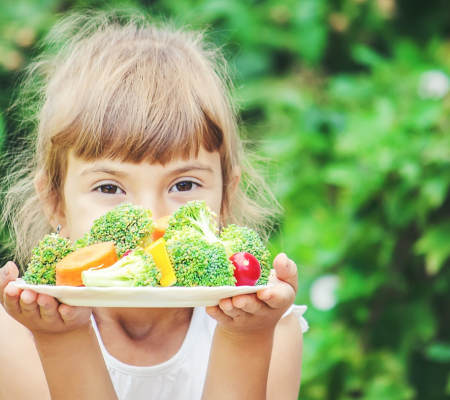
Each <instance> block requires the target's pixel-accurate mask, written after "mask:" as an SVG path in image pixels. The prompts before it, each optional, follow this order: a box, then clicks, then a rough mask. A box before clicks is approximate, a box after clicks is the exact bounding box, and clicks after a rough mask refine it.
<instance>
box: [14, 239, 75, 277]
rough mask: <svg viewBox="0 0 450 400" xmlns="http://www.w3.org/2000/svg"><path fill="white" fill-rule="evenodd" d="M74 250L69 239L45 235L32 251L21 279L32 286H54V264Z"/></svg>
mask: <svg viewBox="0 0 450 400" xmlns="http://www.w3.org/2000/svg"><path fill="white" fill-rule="evenodd" d="M74 250H75V247H74V246H73V244H72V243H71V241H70V240H69V239H66V238H64V237H62V236H60V235H58V234H57V233H51V234H49V235H45V236H44V237H43V238H42V240H41V241H40V242H39V245H38V246H36V247H35V248H34V249H33V250H32V253H33V255H32V256H31V259H30V262H29V264H28V267H27V270H26V272H25V274H24V275H23V279H24V280H25V282H27V283H30V284H33V285H55V284H56V264H57V263H58V262H59V261H60V260H62V259H63V258H64V257H65V256H67V255H68V254H70V253H72V252H73V251H74Z"/></svg>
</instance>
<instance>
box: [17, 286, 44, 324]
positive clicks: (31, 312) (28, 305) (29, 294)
mask: <svg viewBox="0 0 450 400" xmlns="http://www.w3.org/2000/svg"><path fill="white" fill-rule="evenodd" d="M36 299H37V293H36V292H33V291H32V290H29V289H25V290H24V291H23V292H22V293H21V294H20V309H21V310H22V315H23V316H25V317H26V318H30V319H34V320H39V319H41V313H40V311H39V304H38V303H37V302H36Z"/></svg>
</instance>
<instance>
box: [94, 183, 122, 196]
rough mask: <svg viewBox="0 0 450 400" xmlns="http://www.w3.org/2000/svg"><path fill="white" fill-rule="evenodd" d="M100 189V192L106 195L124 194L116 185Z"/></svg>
mask: <svg viewBox="0 0 450 400" xmlns="http://www.w3.org/2000/svg"><path fill="white" fill-rule="evenodd" d="M98 189H99V190H100V192H102V193H106V194H117V193H121V192H123V190H122V189H120V188H118V187H117V186H116V185H102V186H100V187H99V188H98Z"/></svg>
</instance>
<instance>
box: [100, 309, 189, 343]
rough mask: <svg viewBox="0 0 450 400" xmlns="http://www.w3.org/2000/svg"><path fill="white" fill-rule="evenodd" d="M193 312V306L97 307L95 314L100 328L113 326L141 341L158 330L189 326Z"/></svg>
mask: <svg viewBox="0 0 450 400" xmlns="http://www.w3.org/2000/svg"><path fill="white" fill-rule="evenodd" d="M192 312H193V309H192V308H95V309H94V311H93V314H94V317H95V321H96V323H97V325H98V326H99V329H100V327H102V328H105V327H108V328H112V329H114V330H118V331H120V332H121V333H122V334H124V335H125V336H127V337H128V338H129V339H130V340H133V341H141V340H145V339H146V338H147V337H149V336H152V334H155V333H156V332H159V333H160V334H161V333H162V332H164V331H171V330H173V329H174V327H179V326H183V325H185V324H187V326H189V323H190V321H191V317H192ZM102 330H104V329H102Z"/></svg>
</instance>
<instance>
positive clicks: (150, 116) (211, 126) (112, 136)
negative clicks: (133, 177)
mask: <svg viewBox="0 0 450 400" xmlns="http://www.w3.org/2000/svg"><path fill="white" fill-rule="evenodd" d="M139 33H140V32H139V31H137V32H135V34H137V35H138V34H139ZM164 40H165V41H166V42H167V41H168V42H169V43H165V42H164ZM169 44H170V45H169ZM84 51H86V50H84ZM74 53H75V54H73V59H74V60H73V61H74V62H76V61H75V60H76V59H77V57H76V52H74ZM78 59H80V58H78ZM82 59H84V60H85V59H86V58H85V55H84V57H83V58H82ZM68 61H70V60H68ZM78 64H79V65H78V67H75V68H74V65H73V64H72V65H71V66H70V68H71V70H72V71H76V72H74V73H72V76H71V79H70V80H69V81H70V82H71V83H70V84H69V85H67V82H68V81H67V80H66V81H65V82H61V86H60V88H59V92H58V95H56V96H51V97H50V96H49V98H54V99H55V100H54V101H53V105H52V107H51V108H53V110H52V114H53V116H56V115H58V116H59V118H53V122H55V120H57V119H59V123H58V122H56V123H54V125H53V126H52V127H51V128H50V130H52V131H53V134H52V135H51V142H52V144H53V145H55V146H57V147H59V148H61V149H70V150H72V151H73V153H74V155H75V156H76V157H79V158H82V159H85V160H87V161H91V160H94V159H98V158H111V159H118V160H121V161H126V162H133V163H139V162H142V161H147V162H150V163H156V162H158V163H161V164H163V165H164V164H166V163H168V162H170V161H172V160H173V159H189V158H191V157H195V156H197V154H198V151H199V149H200V147H204V148H205V149H206V150H207V151H209V152H212V151H221V148H222V146H223V144H224V141H225V140H226V139H225V138H224V129H223V128H222V127H223V125H224V121H221V119H223V118H221V113H222V110H223V109H224V107H225V106H224V105H225V104H226V99H225V98H224V96H223V94H222V93H221V91H220V90H218V88H219V89H220V79H219V78H218V77H217V75H216V74H215V73H211V66H210V65H205V63H204V61H203V60H201V59H200V58H199V57H197V56H196V54H195V53H192V52H190V51H189V49H183V48H181V49H180V48H177V47H176V46H173V43H170V35H169V37H166V38H162V43H161V41H160V42H159V43H155V42H154V40H153V41H150V40H145V38H144V40H142V38H140V40H135V41H132V42H131V44H130V42H129V41H127V42H126V44H125V43H124V42H120V41H119V42H118V43H109V44H108V43H102V42H101V41H100V42H99V43H97V46H94V47H93V48H92V55H91V57H90V62H89V63H88V65H86V62H84V63H81V62H80V61H78ZM66 77H67V76H66ZM218 83H219V85H218ZM54 92H56V90H55V91H54ZM73 93H75V94H76V96H73ZM70 94H72V96H71V95H70ZM55 97H56V98H55ZM47 105H48V106H50V105H49V104H47ZM225 125H226V123H225ZM47 129H49V128H47Z"/></svg>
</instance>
